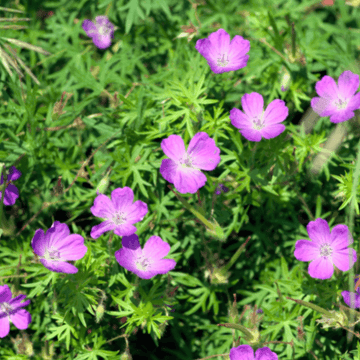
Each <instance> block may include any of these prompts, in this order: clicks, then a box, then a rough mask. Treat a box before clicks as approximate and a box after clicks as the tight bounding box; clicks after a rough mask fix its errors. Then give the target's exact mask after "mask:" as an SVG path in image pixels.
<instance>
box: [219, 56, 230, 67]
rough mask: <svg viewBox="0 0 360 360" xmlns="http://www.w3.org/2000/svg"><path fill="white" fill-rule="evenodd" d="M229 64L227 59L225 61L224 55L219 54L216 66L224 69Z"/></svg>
mask: <svg viewBox="0 0 360 360" xmlns="http://www.w3.org/2000/svg"><path fill="white" fill-rule="evenodd" d="M228 63H229V57H227V59H225V54H220V55H219V57H218V59H217V66H221V67H225V66H226V65H227V64H228Z"/></svg>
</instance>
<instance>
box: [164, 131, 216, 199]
mask: <svg viewBox="0 0 360 360" xmlns="http://www.w3.org/2000/svg"><path fill="white" fill-rule="evenodd" d="M161 148H162V149H163V151H164V153H165V155H166V156H168V157H169V158H170V159H164V160H163V161H162V162H161V166H160V174H161V175H162V176H163V178H164V179H165V180H166V181H168V182H170V183H172V184H174V186H175V188H176V190H177V191H179V192H180V193H182V194H185V193H191V194H195V193H196V191H198V189H200V188H201V187H203V186H204V185H205V183H206V180H207V179H206V176H205V175H204V174H203V173H202V172H201V171H200V169H201V170H207V171H211V170H214V169H215V168H216V166H217V165H218V164H219V162H220V160H221V159H220V155H219V154H220V149H219V148H218V147H216V145H215V141H214V140H213V139H211V138H210V137H209V135H208V134H207V133H205V132H199V133H197V134H195V135H194V137H193V138H192V139H191V140H190V143H189V147H188V149H187V151H186V150H185V145H184V141H183V139H182V138H181V137H180V136H179V135H170V136H169V137H168V138H167V139H164V140H163V141H162V142H161Z"/></svg>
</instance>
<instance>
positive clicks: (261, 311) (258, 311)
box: [256, 309, 264, 314]
mask: <svg viewBox="0 0 360 360" xmlns="http://www.w3.org/2000/svg"><path fill="white" fill-rule="evenodd" d="M263 312H264V310H262V309H257V310H256V313H257V314H262V313H263Z"/></svg>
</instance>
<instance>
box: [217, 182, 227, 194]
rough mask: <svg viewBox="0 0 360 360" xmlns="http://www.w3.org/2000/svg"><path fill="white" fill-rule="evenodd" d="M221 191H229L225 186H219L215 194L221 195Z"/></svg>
mask: <svg viewBox="0 0 360 360" xmlns="http://www.w3.org/2000/svg"><path fill="white" fill-rule="evenodd" d="M221 190H222V191H223V192H224V193H226V192H228V191H229V188H227V187H226V186H224V185H223V184H219V185H218V186H217V188H216V190H215V194H216V195H220V194H221Z"/></svg>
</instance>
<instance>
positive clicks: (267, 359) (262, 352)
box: [255, 346, 278, 360]
mask: <svg viewBox="0 0 360 360" xmlns="http://www.w3.org/2000/svg"><path fill="white" fill-rule="evenodd" d="M255 359H256V360H278V356H277V354H276V353H274V352H273V351H271V350H270V349H269V348H268V347H267V346H265V347H263V348H261V349H257V350H256V352H255Z"/></svg>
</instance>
